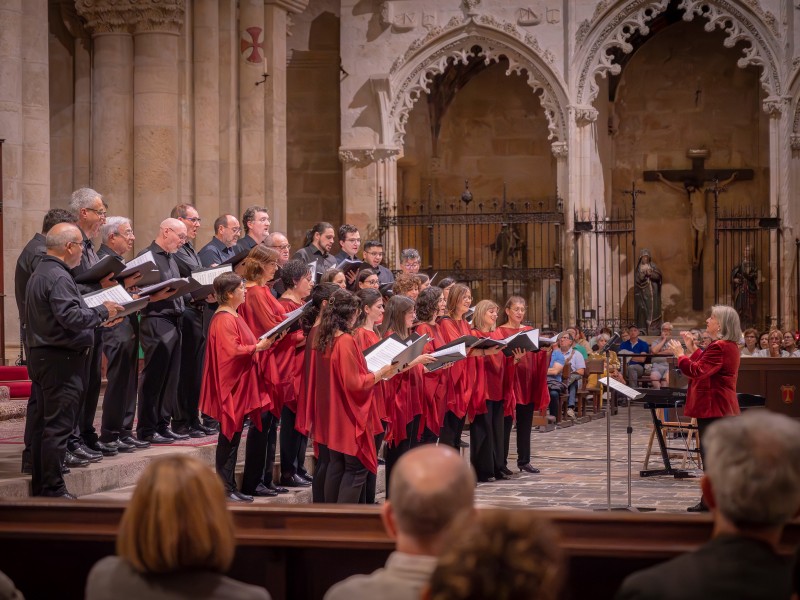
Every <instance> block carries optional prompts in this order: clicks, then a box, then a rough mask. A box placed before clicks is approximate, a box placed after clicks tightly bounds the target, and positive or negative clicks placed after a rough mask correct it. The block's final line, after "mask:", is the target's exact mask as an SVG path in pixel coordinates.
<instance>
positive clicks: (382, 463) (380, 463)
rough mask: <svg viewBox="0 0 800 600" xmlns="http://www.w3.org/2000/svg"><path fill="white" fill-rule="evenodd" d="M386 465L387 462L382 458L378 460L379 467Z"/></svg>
mask: <svg viewBox="0 0 800 600" xmlns="http://www.w3.org/2000/svg"><path fill="white" fill-rule="evenodd" d="M385 464H386V461H385V460H383V459H382V458H379V459H378V465H379V466H380V465H385Z"/></svg>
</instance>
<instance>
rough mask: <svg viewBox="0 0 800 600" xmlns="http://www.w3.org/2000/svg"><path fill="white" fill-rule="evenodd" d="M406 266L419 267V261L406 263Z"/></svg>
mask: <svg viewBox="0 0 800 600" xmlns="http://www.w3.org/2000/svg"><path fill="white" fill-rule="evenodd" d="M406 266H407V267H418V266H419V261H418V260H409V261H406Z"/></svg>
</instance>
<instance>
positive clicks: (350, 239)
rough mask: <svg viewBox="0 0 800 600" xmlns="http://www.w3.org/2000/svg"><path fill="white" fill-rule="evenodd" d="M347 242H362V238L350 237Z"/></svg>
mask: <svg viewBox="0 0 800 600" xmlns="http://www.w3.org/2000/svg"><path fill="white" fill-rule="evenodd" d="M344 243H345V244H360V243H361V238H349V239H346V240H345V241H344Z"/></svg>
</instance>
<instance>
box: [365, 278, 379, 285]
mask: <svg viewBox="0 0 800 600" xmlns="http://www.w3.org/2000/svg"><path fill="white" fill-rule="evenodd" d="M364 283H365V284H366V285H378V278H377V277H376V278H374V279H373V278H372V277H370V278H369V279H366V280H364Z"/></svg>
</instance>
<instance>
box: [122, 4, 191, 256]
mask: <svg viewBox="0 0 800 600" xmlns="http://www.w3.org/2000/svg"><path fill="white" fill-rule="evenodd" d="M137 15H138V19H137V21H136V24H135V28H134V41H133V45H134V48H133V52H134V58H133V61H134V72H133V216H134V217H135V219H136V227H137V231H139V235H138V236H137V239H136V250H138V249H140V248H142V247H144V246H147V245H148V244H149V243H150V241H151V240H152V239H153V237H154V235H155V233H156V232H157V230H158V225H159V223H160V222H161V221H162V220H164V218H165V217H167V216H168V215H169V210H170V209H171V208H172V207H173V206H175V205H176V204H177V203H178V201H179V198H180V189H179V184H178V182H179V181H180V148H179V145H180V131H179V129H178V125H179V122H180V114H179V110H178V103H179V98H178V84H179V81H178V78H179V76H180V74H179V69H178V43H179V37H178V36H179V35H180V31H181V28H182V26H183V16H184V3H183V0H171V1H169V2H164V3H163V4H161V5H154V4H151V5H148V6H147V7H143V8H142V9H141V10H137Z"/></svg>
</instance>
